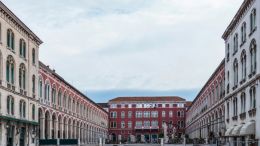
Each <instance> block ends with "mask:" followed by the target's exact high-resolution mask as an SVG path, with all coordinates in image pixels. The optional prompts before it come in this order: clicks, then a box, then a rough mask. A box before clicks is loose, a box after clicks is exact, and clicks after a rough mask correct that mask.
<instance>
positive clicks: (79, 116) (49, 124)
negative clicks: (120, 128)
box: [38, 62, 108, 144]
mask: <svg viewBox="0 0 260 146" xmlns="http://www.w3.org/2000/svg"><path fill="white" fill-rule="evenodd" d="M39 64H40V69H39V79H38V81H39V82H38V89H39V92H38V96H39V104H40V107H39V125H40V127H39V136H40V139H57V138H58V139H79V140H80V143H81V144H97V143H98V142H99V138H102V139H106V138H107V132H108V113H107V112H106V111H105V110H104V109H103V108H102V107H100V106H98V105H97V104H96V103H94V102H93V101H92V100H91V99H89V98H88V97H87V96H85V95H84V94H82V93H81V92H80V91H78V90H77V89H76V88H74V87H73V86H72V85H70V84H69V83H68V82H66V81H65V80H64V79H63V78H62V77H60V76H59V75H58V74H57V73H56V72H55V70H51V69H50V68H49V67H48V66H46V65H44V64H43V63H41V62H40V63H39Z"/></svg>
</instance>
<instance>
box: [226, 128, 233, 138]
mask: <svg viewBox="0 0 260 146" xmlns="http://www.w3.org/2000/svg"><path fill="white" fill-rule="evenodd" d="M233 129H234V127H231V128H228V129H227V131H226V132H225V136H231V133H232V131H233Z"/></svg>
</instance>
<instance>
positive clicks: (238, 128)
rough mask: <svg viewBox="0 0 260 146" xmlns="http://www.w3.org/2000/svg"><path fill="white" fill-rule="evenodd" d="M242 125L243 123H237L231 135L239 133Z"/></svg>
mask: <svg viewBox="0 0 260 146" xmlns="http://www.w3.org/2000/svg"><path fill="white" fill-rule="evenodd" d="M242 127H243V125H237V126H235V128H234V129H233V131H232V134H231V135H232V136H238V135H239V133H240V129H241V128H242Z"/></svg>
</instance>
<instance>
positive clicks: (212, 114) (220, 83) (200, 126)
mask: <svg viewBox="0 0 260 146" xmlns="http://www.w3.org/2000/svg"><path fill="white" fill-rule="evenodd" d="M224 97H225V61H224V60H223V61H222V62H221V63H220V65H219V66H218V67H217V69H216V70H215V72H214V73H213V74H212V75H211V77H210V78H209V80H208V81H207V82H206V84H205V85H204V86H203V88H202V89H201V90H200V92H199V94H198V95H197V96H196V98H195V99H194V101H193V102H192V104H191V106H190V108H189V109H188V110H187V113H186V134H187V135H188V136H189V138H191V139H195V138H196V139H201V140H202V141H203V142H206V141H207V142H208V143H213V142H215V141H216V140H221V138H222V137H223V136H224V133H225V121H224V114H225V106H224V103H225V100H224Z"/></svg>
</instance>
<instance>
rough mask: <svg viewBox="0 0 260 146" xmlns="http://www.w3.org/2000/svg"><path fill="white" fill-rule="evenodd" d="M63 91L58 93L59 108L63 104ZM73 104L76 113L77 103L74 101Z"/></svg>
mask: <svg viewBox="0 0 260 146" xmlns="http://www.w3.org/2000/svg"><path fill="white" fill-rule="evenodd" d="M61 94H62V93H61V90H59V92H58V105H59V106H61V104H62V101H61ZM73 102H74V103H73V104H74V111H75V110H76V107H75V101H74V100H73Z"/></svg>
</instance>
